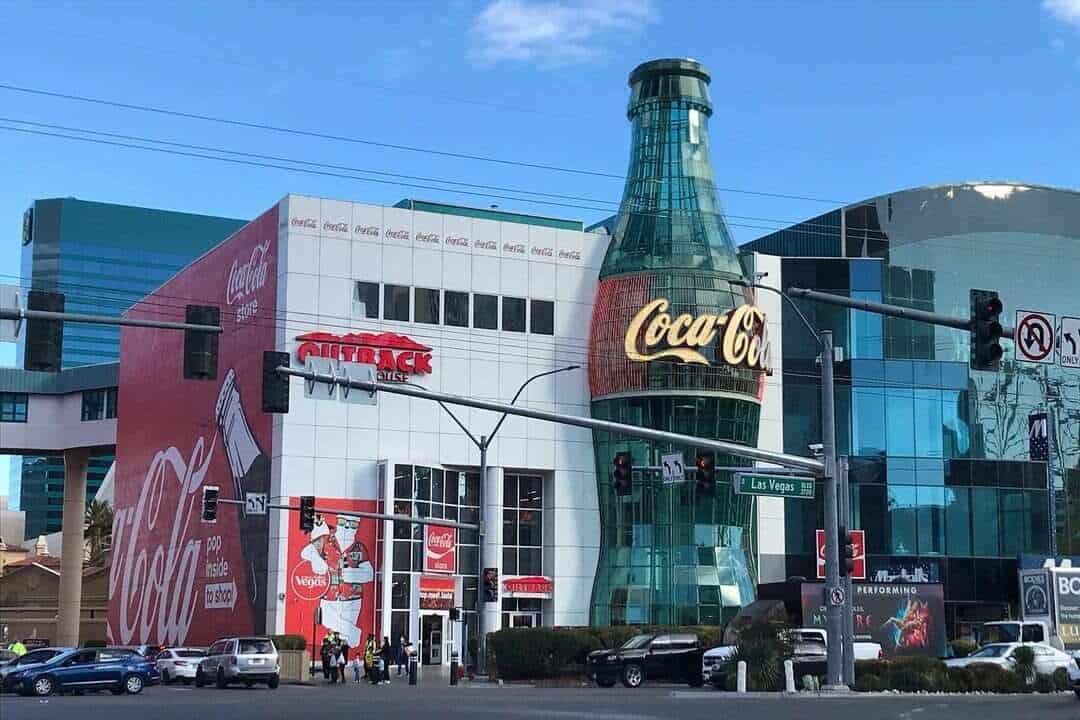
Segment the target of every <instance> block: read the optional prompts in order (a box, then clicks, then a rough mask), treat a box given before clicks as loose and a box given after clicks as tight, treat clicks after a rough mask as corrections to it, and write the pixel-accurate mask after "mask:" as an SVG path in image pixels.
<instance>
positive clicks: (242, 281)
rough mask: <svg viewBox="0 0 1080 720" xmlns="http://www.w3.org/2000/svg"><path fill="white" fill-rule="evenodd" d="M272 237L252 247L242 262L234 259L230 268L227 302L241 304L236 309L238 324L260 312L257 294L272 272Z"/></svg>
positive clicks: (226, 292)
mask: <svg viewBox="0 0 1080 720" xmlns="http://www.w3.org/2000/svg"><path fill="white" fill-rule="evenodd" d="M269 255H270V238H267V239H266V240H265V241H263V242H261V243H259V244H258V245H256V246H255V247H254V248H252V249H251V255H249V256H248V257H246V258H245V259H244V262H241V258H236V259H235V260H233V263H232V267H230V268H229V279H228V282H227V283H226V285H225V303H226V304H228V305H230V306H232V305H239V307H238V308H237V309H236V322H237V324H239V323H242V322H244V321H245V320H250V319H251V318H253V317H255V315H256V314H258V312H259V299H258V298H257V297H256V294H257V293H258V292H259V291H260V290H262V289H263V286H264V285H266V276H267V274H268V273H269V272H270V257H269Z"/></svg>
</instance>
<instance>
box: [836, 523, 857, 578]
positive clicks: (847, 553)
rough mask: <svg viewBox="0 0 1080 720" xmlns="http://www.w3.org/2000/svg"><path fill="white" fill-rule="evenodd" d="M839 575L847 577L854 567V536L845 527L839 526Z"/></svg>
mask: <svg viewBox="0 0 1080 720" xmlns="http://www.w3.org/2000/svg"><path fill="white" fill-rule="evenodd" d="M839 535H840V542H839V548H840V577H847V576H848V575H850V574H851V573H852V571H853V570H854V569H855V538H854V537H853V536H852V534H851V531H850V530H848V529H847V528H845V527H842V528H840V532H839Z"/></svg>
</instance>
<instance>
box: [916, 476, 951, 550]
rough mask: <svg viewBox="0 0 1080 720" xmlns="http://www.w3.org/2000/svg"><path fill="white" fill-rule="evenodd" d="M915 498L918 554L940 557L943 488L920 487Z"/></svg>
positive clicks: (943, 519) (943, 543)
mask: <svg viewBox="0 0 1080 720" xmlns="http://www.w3.org/2000/svg"><path fill="white" fill-rule="evenodd" d="M917 496H918V503H919V511H918V513H917V523H918V532H919V554H920V555H942V554H944V553H945V488H943V487H920V488H918V490H917Z"/></svg>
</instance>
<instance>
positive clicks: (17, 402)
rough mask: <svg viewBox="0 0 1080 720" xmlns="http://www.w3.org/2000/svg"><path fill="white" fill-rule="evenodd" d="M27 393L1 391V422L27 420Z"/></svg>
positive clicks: (21, 421)
mask: <svg viewBox="0 0 1080 720" xmlns="http://www.w3.org/2000/svg"><path fill="white" fill-rule="evenodd" d="M29 397H30V396H29V395H27V394H26V393H0V422H18V423H24V422H26V406H27V402H28V401H29Z"/></svg>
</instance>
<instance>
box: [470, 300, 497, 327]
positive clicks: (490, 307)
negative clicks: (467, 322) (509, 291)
mask: <svg viewBox="0 0 1080 720" xmlns="http://www.w3.org/2000/svg"><path fill="white" fill-rule="evenodd" d="M473 327H476V328H480V329H482V330H498V329H499V297H498V296H497V295H481V294H480V293H474V294H473Z"/></svg>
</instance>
